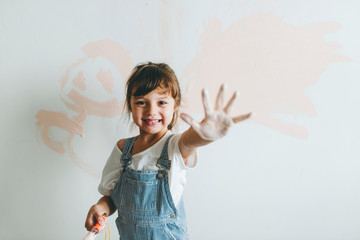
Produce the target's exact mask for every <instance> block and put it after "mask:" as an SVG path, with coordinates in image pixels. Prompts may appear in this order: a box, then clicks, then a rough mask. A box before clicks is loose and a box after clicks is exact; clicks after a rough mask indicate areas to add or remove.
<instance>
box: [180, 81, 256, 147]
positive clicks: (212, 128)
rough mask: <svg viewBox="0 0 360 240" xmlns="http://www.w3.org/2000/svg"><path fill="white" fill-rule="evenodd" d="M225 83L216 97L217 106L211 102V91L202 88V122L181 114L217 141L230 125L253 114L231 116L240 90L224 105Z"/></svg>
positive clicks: (191, 124) (195, 128) (204, 137)
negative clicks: (203, 114) (203, 116)
mask: <svg viewBox="0 0 360 240" xmlns="http://www.w3.org/2000/svg"><path fill="white" fill-rule="evenodd" d="M224 92H225V85H224V84H223V85H221V87H220V90H219V93H218V95H217V98H216V102H215V107H214V108H213V107H212V106H211V103H210V98H209V93H208V91H207V90H206V89H203V90H202V101H203V105H204V111H205V118H204V119H203V120H202V121H201V122H196V121H195V120H194V119H193V118H192V117H191V116H190V115H188V114H186V113H182V114H181V118H182V119H183V120H184V121H185V122H186V123H188V124H189V125H190V126H192V127H193V129H194V130H195V131H196V132H197V133H198V134H199V135H200V136H201V137H202V138H203V139H204V140H208V141H215V140H216V139H219V138H221V137H223V136H225V135H226V133H227V132H228V130H229V129H230V127H231V126H232V125H233V124H235V123H238V122H240V121H243V120H245V119H247V118H249V117H250V116H251V113H248V114H244V115H239V116H236V117H231V116H230V115H229V113H230V110H231V107H232V105H233V103H234V102H235V100H236V98H237V97H238V92H234V94H233V96H232V97H231V99H230V100H229V102H228V103H227V104H226V105H225V106H224Z"/></svg>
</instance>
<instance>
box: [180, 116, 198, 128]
mask: <svg viewBox="0 0 360 240" xmlns="http://www.w3.org/2000/svg"><path fill="white" fill-rule="evenodd" d="M180 117H181V119H182V120H184V121H185V122H186V123H187V124H189V125H190V126H191V127H193V128H194V129H199V127H200V124H199V123H198V122H196V121H195V120H194V119H193V118H192V117H191V116H190V115H189V114H186V113H181V114H180Z"/></svg>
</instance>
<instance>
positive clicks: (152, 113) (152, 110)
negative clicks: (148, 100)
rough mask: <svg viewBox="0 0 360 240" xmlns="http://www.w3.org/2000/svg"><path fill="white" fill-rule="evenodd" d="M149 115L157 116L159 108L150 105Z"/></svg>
mask: <svg viewBox="0 0 360 240" xmlns="http://www.w3.org/2000/svg"><path fill="white" fill-rule="evenodd" d="M147 113H148V114H149V115H150V116H154V115H156V114H157V106H156V105H155V104H149V106H148V111H147Z"/></svg>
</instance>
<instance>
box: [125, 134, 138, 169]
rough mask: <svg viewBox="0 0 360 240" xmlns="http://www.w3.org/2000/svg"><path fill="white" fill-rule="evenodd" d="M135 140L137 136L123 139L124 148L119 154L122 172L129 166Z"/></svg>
mask: <svg viewBox="0 0 360 240" xmlns="http://www.w3.org/2000/svg"><path fill="white" fill-rule="evenodd" d="M136 138H137V136H136V137H132V138H127V139H125V142H124V147H123V150H122V154H121V167H122V169H123V170H125V168H126V167H127V166H128V165H130V164H131V159H132V157H131V150H132V148H133V146H134V142H135V140H136Z"/></svg>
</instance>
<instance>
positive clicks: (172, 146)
mask: <svg viewBox="0 0 360 240" xmlns="http://www.w3.org/2000/svg"><path fill="white" fill-rule="evenodd" d="M181 135H182V133H180V134H176V135H175V136H173V137H172V138H171V139H170V141H169V157H170V158H173V159H171V160H173V161H174V162H175V163H176V165H177V166H178V167H180V168H182V169H190V168H195V167H196V164H197V160H198V157H197V152H195V153H194V154H192V155H191V156H190V157H189V158H188V159H187V162H186V164H185V163H184V159H183V158H182V156H181V152H180V148H179V140H180V138H181Z"/></svg>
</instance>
